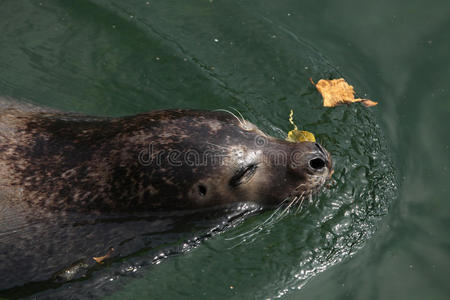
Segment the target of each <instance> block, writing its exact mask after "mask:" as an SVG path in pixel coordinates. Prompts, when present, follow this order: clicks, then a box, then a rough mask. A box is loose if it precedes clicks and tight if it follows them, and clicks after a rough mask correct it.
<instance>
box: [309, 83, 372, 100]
mask: <svg viewBox="0 0 450 300" xmlns="http://www.w3.org/2000/svg"><path fill="white" fill-rule="evenodd" d="M310 81H311V83H312V84H314V85H315V86H316V88H317V90H318V91H319V92H320V93H321V94H322V97H323V106H325V107H334V106H337V105H340V104H345V103H354V102H361V103H362V104H364V105H365V106H366V107H370V106H375V105H377V104H378V102H375V101H372V100H368V99H355V91H354V89H353V86H351V85H349V84H348V83H347V82H346V81H345V79H344V78H339V79H331V80H325V79H320V80H319V82H317V84H315V83H314V81H313V80H312V79H311V78H310Z"/></svg>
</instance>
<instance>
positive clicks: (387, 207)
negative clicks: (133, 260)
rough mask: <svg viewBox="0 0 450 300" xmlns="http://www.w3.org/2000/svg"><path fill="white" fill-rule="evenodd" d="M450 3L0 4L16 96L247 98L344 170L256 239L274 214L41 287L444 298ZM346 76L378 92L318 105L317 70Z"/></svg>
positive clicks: (154, 105)
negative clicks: (161, 255)
mask: <svg viewBox="0 0 450 300" xmlns="http://www.w3.org/2000/svg"><path fill="white" fill-rule="evenodd" d="M449 15H450V3H449V2H447V1H434V2H433V3H430V2H425V1H395V2H394V1H378V2H373V1H372V2H369V1H344V2H342V1H339V2H337V1H314V2H313V1H311V2H306V1H293V0H286V1H278V2H275V1H258V2H256V1H217V0H213V1H149V2H148V3H147V1H76V2H75V1H33V2H31V1H30V2H25V1H23V2H19V1H2V2H0V29H1V30H2V34H1V35H0V45H1V48H0V70H1V71H2V72H0V95H2V96H11V97H13V98H17V99H24V100H28V101H31V102H34V103H37V104H42V105H47V106H51V107H54V108H58V109H62V110H71V111H78V112H82V113H89V114H99V115H111V116H117V115H124V114H133V113H138V112H143V111H148V110H154V109H163V108H173V107H177V108H178V107H181V108H203V109H215V108H227V107H235V108H236V109H239V110H240V111H241V112H242V113H243V114H244V116H245V117H246V118H247V119H249V120H251V121H252V122H253V123H255V124H256V125H258V127H260V128H261V129H262V130H264V131H265V132H267V133H269V134H271V135H274V136H277V137H280V138H282V137H283V135H284V134H285V133H286V132H287V131H288V130H289V129H291V128H290V127H289V124H288V122H287V120H288V114H289V109H290V108H293V109H294V111H295V118H296V121H297V123H299V124H301V126H302V127H303V128H305V129H306V130H310V131H312V132H314V133H315V134H316V136H317V138H318V140H319V141H320V142H321V143H322V144H323V145H324V146H325V147H326V148H327V149H328V150H329V151H330V152H331V154H332V155H333V158H334V163H335V169H336V173H335V175H334V176H333V177H334V181H333V182H332V183H331V186H330V187H329V188H327V189H325V190H324V191H323V193H322V194H321V195H320V196H319V197H318V199H316V201H315V203H314V204H313V205H310V206H308V208H306V209H304V210H303V211H302V212H300V213H297V214H295V213H291V214H289V215H288V216H287V217H285V218H283V219H282V220H279V221H278V222H275V223H274V224H271V225H270V226H263V227H262V228H261V229H258V230H256V232H257V233H256V234H245V233H246V232H248V231H249V230H252V229H253V228H255V227H256V228H259V227H258V225H260V224H262V223H263V222H264V220H266V219H267V218H268V217H269V216H270V212H267V213H264V214H262V215H258V216H254V217H251V218H249V219H247V220H246V221H245V222H243V223H241V224H239V225H238V226H236V227H235V228H232V229H230V230H227V231H226V232H223V233H222V234H219V235H216V236H213V237H212V238H210V239H208V240H206V241H203V242H202V243H200V245H199V246H197V247H195V248H192V249H190V251H188V252H186V253H183V254H181V255H177V256H174V257H169V258H168V259H165V260H161V261H160V262H159V263H158V264H154V265H151V266H146V267H144V268H142V269H141V270H140V271H139V272H138V273H139V274H138V276H137V278H134V277H133V276H131V275H127V274H125V275H120V276H118V275H116V273H118V272H116V271H117V268H118V267H115V266H114V265H112V266H110V267H109V269H108V268H105V269H104V270H103V271H104V273H102V274H103V275H101V276H104V277H102V278H100V279H99V277H101V276H100V275H99V276H97V277H95V274H94V276H93V278H91V279H88V280H85V281H82V282H76V283H68V284H66V285H62V286H61V287H59V288H58V289H57V290H55V291H44V295H49V296H52V295H53V296H54V295H56V296H60V297H67V296H79V297H81V296H84V295H91V296H105V295H108V296H110V297H112V298H117V299H119V298H120V299H121V298H124V297H134V298H136V297H142V298H144V297H145V298H153V299H162V298H165V299H168V298H192V299H200V298H204V299H211V298H233V297H234V298H235V299H265V298H276V297H284V298H287V299H297V298H302V299H447V298H448V297H449V296H450V288H449V286H448V274H449V271H450V240H449V228H450V227H449V225H450V218H449V213H448V212H449V211H450V204H448V201H447V200H448V199H449V195H450V191H449V187H448V183H449V179H450V175H449V160H450V138H449V137H450V130H449V125H450V122H449V121H450V92H449V85H450V71H449V70H450V69H449V67H448V66H449V65H450V36H449V34H448V30H449V28H450V18H449ZM341 76H342V77H345V78H346V79H347V80H348V81H349V82H350V83H351V84H353V85H354V86H355V88H356V91H357V93H358V94H359V96H361V97H367V98H370V99H373V100H377V101H379V102H380V104H379V105H378V106H377V107H375V108H372V109H370V110H369V109H366V108H364V107H362V106H359V105H355V106H349V107H347V106H344V107H339V108H335V109H326V108H323V107H321V103H320V96H319V95H318V93H317V92H316V91H315V89H314V88H313V87H312V86H311V85H310V84H309V81H308V79H309V78H310V77H312V78H313V79H314V80H318V79H319V78H329V77H341ZM254 232H255V231H253V232H252V233H254ZM242 234H243V235H242ZM241 235H242V236H241ZM180 243H182V241H180ZM142 257H144V259H145V257H146V256H145V253H144V254H142ZM149 259H151V258H149ZM105 274H106V275H105ZM105 286H107V288H105ZM69 287H70V289H69ZM97 288H98V289H97ZM97 290H98V292H96V291H97ZM45 293H47V294H45Z"/></svg>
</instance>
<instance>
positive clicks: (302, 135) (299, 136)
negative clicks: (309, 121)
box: [286, 109, 316, 143]
mask: <svg viewBox="0 0 450 300" xmlns="http://www.w3.org/2000/svg"><path fill="white" fill-rule="evenodd" d="M289 123H291V124H292V125H293V126H294V129H292V130H291V131H289V133H288V136H287V138H286V141H288V142H294V143H297V142H315V141H316V138H315V137H314V134H312V133H311V132H308V131H304V130H298V128H297V125H295V123H294V111H293V110H292V109H291V113H290V115H289Z"/></svg>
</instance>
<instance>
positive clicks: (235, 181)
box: [229, 164, 258, 187]
mask: <svg viewBox="0 0 450 300" xmlns="http://www.w3.org/2000/svg"><path fill="white" fill-rule="evenodd" d="M257 168H258V165H257V164H250V165H247V166H246V167H243V168H241V169H239V170H238V171H237V172H236V173H235V174H234V175H233V177H231V179H230V182H229V184H230V185H231V186H232V187H236V186H238V185H240V184H243V183H246V182H248V181H249V180H250V179H251V178H252V177H253V175H255V172H256V169H257Z"/></svg>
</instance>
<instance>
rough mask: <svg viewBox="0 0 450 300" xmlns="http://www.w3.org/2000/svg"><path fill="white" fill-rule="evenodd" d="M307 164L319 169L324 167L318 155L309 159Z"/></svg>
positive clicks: (323, 162)
mask: <svg viewBox="0 0 450 300" xmlns="http://www.w3.org/2000/svg"><path fill="white" fill-rule="evenodd" d="M309 165H310V166H311V168H313V169H314V170H320V169H322V168H323V167H325V161H324V160H323V159H321V158H319V157H317V158H314V159H311V160H310V161H309Z"/></svg>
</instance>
